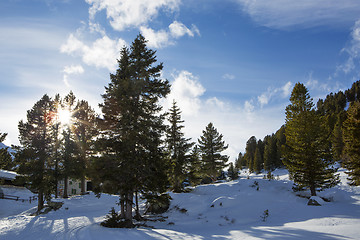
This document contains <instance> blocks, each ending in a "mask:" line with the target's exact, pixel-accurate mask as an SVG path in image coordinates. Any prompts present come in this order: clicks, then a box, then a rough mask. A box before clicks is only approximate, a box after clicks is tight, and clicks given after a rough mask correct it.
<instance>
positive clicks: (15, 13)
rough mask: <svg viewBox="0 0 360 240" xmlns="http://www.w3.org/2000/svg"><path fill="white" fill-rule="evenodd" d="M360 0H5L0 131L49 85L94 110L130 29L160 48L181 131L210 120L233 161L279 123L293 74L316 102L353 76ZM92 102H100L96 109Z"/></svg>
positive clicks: (196, 130)
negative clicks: (248, 143) (252, 140)
mask: <svg viewBox="0 0 360 240" xmlns="http://www.w3.org/2000/svg"><path fill="white" fill-rule="evenodd" d="M359 12H360V1H358V0H343V1H332V0H318V1H313V0H299V1H287V0H272V1H268V0H257V1H255V0H197V1H193V0H142V1H134V0H57V1H55V0H2V1H1V2H0V32H1V34H0V101H1V105H0V131H1V132H7V133H9V135H8V138H7V140H6V142H5V143H6V144H18V140H17V136H18V130H17V124H18V122H19V120H21V119H25V117H26V111H27V110H29V109H30V108H31V107H32V106H33V104H34V103H35V102H36V101H37V100H39V99H40V98H41V96H42V95H43V94H45V93H47V94H49V95H50V96H54V95H55V94H56V93H60V94H61V95H62V96H64V95H65V94H67V93H68V92H69V91H70V90H72V91H73V92H74V93H75V95H76V96H77V97H78V98H79V99H85V100H87V101H89V103H90V104H91V105H92V107H93V108H95V109H97V105H98V103H100V102H101V101H102V99H101V97H100V94H102V93H103V92H104V86H106V85H107V84H108V83H109V73H110V72H113V71H114V70H115V69H116V59H117V58H119V57H120V56H119V50H120V48H121V47H122V46H123V45H129V44H130V43H131V42H132V41H133V39H134V38H135V37H136V35H137V34H138V33H142V34H143V35H144V36H145V37H146V38H147V39H148V40H149V42H148V46H149V47H150V48H152V49H155V50H157V59H158V61H159V62H163V63H164V70H163V73H162V74H163V77H164V78H167V79H168V80H169V81H170V82H171V83H172V92H171V94H170V96H169V97H168V99H165V100H163V101H162V104H163V106H164V108H165V109H167V108H169V106H170V103H171V102H172V99H175V100H176V101H177V102H178V105H179V106H180V108H181V110H182V111H183V115H182V117H183V119H184V120H185V133H186V135H187V136H188V137H192V138H193V140H196V139H197V138H198V137H199V136H200V135H201V133H202V130H203V129H204V128H205V126H206V125H207V124H208V123H209V122H210V121H211V122H213V123H214V125H215V127H217V128H218V130H219V132H221V133H222V134H223V135H224V139H225V141H226V142H227V143H228V144H229V149H228V154H229V155H230V156H231V159H232V160H233V159H234V158H235V156H236V155H237V153H238V152H239V151H244V148H245V143H246V141H247V140H248V139H249V138H250V137H251V136H252V135H254V136H256V137H257V138H258V139H259V138H263V137H264V136H265V135H267V134H271V133H273V132H275V131H276V130H277V129H278V128H279V127H280V126H281V125H282V124H283V123H284V118H285V115H284V109H285V107H286V105H288V104H289V100H288V99H289V94H290V93H291V90H292V87H293V85H294V84H295V83H296V82H303V83H304V84H305V85H306V86H307V87H308V89H309V91H310V95H311V96H312V97H313V98H314V102H315V103H316V101H317V99H318V98H323V97H325V96H326V95H327V94H328V93H330V92H337V91H338V90H344V89H347V88H349V87H350V86H351V84H352V83H353V82H354V81H356V80H358V79H359V73H360V72H359V70H358V69H359V58H360V15H359V14H358V13H359ZM97 110H98V109H97Z"/></svg>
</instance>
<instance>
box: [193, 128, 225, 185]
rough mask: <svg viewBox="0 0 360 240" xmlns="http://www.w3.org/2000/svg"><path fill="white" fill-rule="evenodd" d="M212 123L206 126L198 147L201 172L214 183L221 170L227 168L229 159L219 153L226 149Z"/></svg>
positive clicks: (221, 136)
mask: <svg viewBox="0 0 360 240" xmlns="http://www.w3.org/2000/svg"><path fill="white" fill-rule="evenodd" d="M222 138H223V135H222V134H220V133H219V132H218V131H217V129H216V128H215V127H214V126H213V124H212V123H209V124H208V125H207V126H206V129H205V130H204V131H203V135H202V136H200V139H198V146H199V149H200V153H201V160H202V168H203V169H202V171H203V172H204V173H205V174H206V175H207V176H208V177H210V178H211V180H212V181H213V182H214V181H216V179H217V177H218V176H219V175H220V173H221V171H222V169H223V168H224V167H226V166H227V164H226V162H227V161H228V159H229V157H228V156H227V155H222V154H221V152H223V151H224V150H226V149H227V148H228V145H225V141H223V140H222Z"/></svg>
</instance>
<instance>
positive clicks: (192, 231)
mask: <svg viewBox="0 0 360 240" xmlns="http://www.w3.org/2000/svg"><path fill="white" fill-rule="evenodd" d="M340 174H341V178H342V183H341V184H340V185H339V186H337V187H335V188H333V189H329V190H327V191H324V192H322V193H320V196H323V197H327V198H332V200H333V201H332V202H327V203H325V204H324V205H323V206H308V205H307V201H308V200H307V199H306V198H304V197H299V196H297V195H296V193H294V192H292V190H291V187H292V182H291V181H289V180H288V176H287V174H286V171H284V170H279V171H277V172H275V173H274V175H275V176H276V175H278V176H279V177H278V178H277V179H278V180H271V181H268V180H265V179H262V176H260V175H259V176H256V175H250V177H249V179H246V176H245V174H243V175H242V178H241V179H239V180H237V181H233V182H228V183H219V184H211V185H202V186H198V187H196V188H195V189H193V191H192V192H190V193H180V194H173V193H172V194H171V196H172V198H173V200H172V203H171V207H170V210H169V211H168V212H167V213H165V214H163V216H164V220H165V221H156V222H153V221H149V222H147V225H148V226H152V227H153V228H150V227H142V228H137V229H107V228H104V227H101V226H100V225H99V223H100V222H101V221H102V220H103V219H104V216H105V215H106V214H107V213H108V212H109V210H110V208H111V207H113V206H116V204H115V203H116V202H117V201H118V197H116V196H110V195H106V194H104V195H102V197H101V198H100V199H97V198H96V197H95V196H94V195H93V194H90V195H85V196H78V197H73V198H70V199H67V200H62V201H64V206H63V207H62V208H61V209H60V210H58V211H56V212H50V213H48V214H46V215H41V216H37V217H33V216H30V215H29V212H31V211H34V209H31V208H32V207H33V205H29V206H28V209H29V210H28V211H25V212H22V213H20V214H17V215H12V213H9V214H8V216H6V217H3V218H0V239H9V240H11V239H87V240H89V239H110V240H111V239H358V238H359V236H360V228H359V226H360V188H359V187H350V186H348V185H347V184H346V174H345V173H344V171H343V170H342V171H341V172H340ZM255 181H256V182H258V184H257V185H256V183H255ZM257 188H259V189H258V190H257ZM303 195H304V194H303ZM305 195H306V194H305ZM4 201H6V200H2V199H0V211H5V212H6V209H3V204H4V203H5V202H4ZM11 203H13V204H17V203H16V202H11ZM22 211H23V210H22ZM266 212H268V216H267V217H266ZM2 216H3V215H2ZM0 217H1V216H0Z"/></svg>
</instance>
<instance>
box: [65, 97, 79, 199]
mask: <svg viewBox="0 0 360 240" xmlns="http://www.w3.org/2000/svg"><path fill="white" fill-rule="evenodd" d="M75 106H76V97H75V95H74V93H73V92H70V93H69V94H68V95H66V96H65V97H64V99H63V102H62V108H63V109H65V110H66V111H68V112H69V114H70V116H68V117H70V119H69V120H68V121H69V122H67V123H63V126H62V149H61V160H62V161H61V165H62V169H61V175H62V177H63V179H64V193H63V197H64V198H67V197H68V193H67V192H68V187H69V186H68V180H69V178H77V177H78V176H79V175H78V174H79V170H80V164H79V161H78V160H79V158H78V156H79V149H78V145H77V144H76V142H75V134H74V125H73V123H74V118H73V114H74V112H75Z"/></svg>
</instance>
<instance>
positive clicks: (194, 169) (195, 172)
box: [188, 145, 204, 185]
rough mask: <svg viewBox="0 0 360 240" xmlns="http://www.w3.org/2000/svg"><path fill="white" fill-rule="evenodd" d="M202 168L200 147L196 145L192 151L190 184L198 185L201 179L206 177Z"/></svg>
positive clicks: (189, 173) (189, 174)
mask: <svg viewBox="0 0 360 240" xmlns="http://www.w3.org/2000/svg"><path fill="white" fill-rule="evenodd" d="M201 169H202V163H201V160H200V150H199V147H198V146H197V145H195V146H194V147H193V148H192V150H191V153H190V165H189V172H188V180H189V182H190V184H192V185H197V184H199V183H200V182H201V179H202V178H203V177H204V174H203V173H202V171H201Z"/></svg>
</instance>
